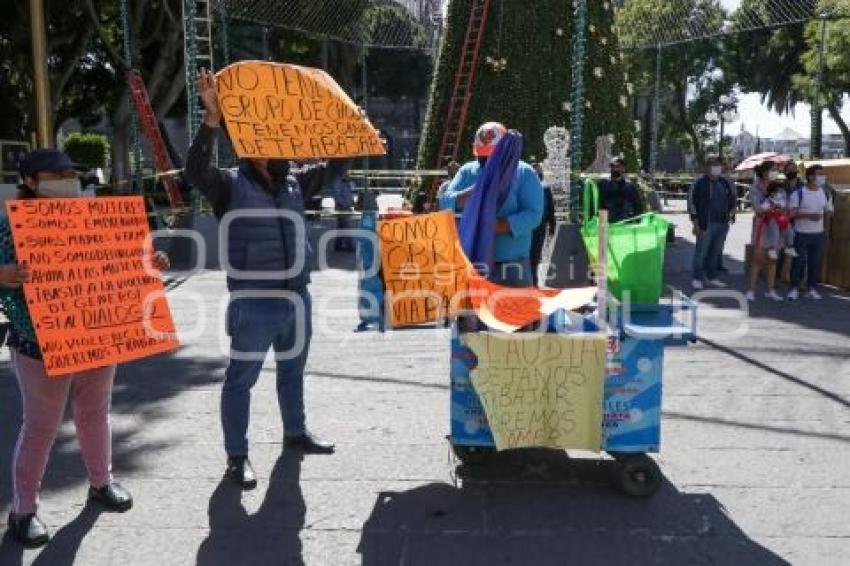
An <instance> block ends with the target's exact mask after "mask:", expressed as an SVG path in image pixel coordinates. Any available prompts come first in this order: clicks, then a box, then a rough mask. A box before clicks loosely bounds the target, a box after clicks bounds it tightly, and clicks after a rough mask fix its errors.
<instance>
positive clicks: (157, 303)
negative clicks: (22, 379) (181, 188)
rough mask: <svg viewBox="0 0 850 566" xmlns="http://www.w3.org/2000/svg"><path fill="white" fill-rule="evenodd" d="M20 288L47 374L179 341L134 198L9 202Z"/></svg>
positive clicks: (141, 212) (105, 362)
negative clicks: (21, 270) (24, 272)
mask: <svg viewBox="0 0 850 566" xmlns="http://www.w3.org/2000/svg"><path fill="white" fill-rule="evenodd" d="M6 210H7V212H8V215H9V223H10V225H11V227H12V235H13V238H14V240H15V251H16V253H17V257H18V261H19V262H21V263H25V264H26V265H28V266H29V268H30V272H31V278H30V281H29V282H28V283H26V284H24V295H25V296H26V300H27V305H28V306H29V311H30V317H31V318H32V322H33V326H34V327H35V332H36V337H37V338H38V344H39V346H40V347H41V351H42V356H43V358H44V365H45V367H46V369H47V374H48V375H49V376H60V375H65V374H68V373H74V372H77V371H82V370H86V369H92V368H97V367H103V366H107V365H110V364H116V363H120V362H125V361H129V360H135V359H138V358H144V357H147V356H150V355H153V354H157V353H161V352H166V351H169V350H173V349H174V348H176V347H177V346H178V345H179V342H178V341H177V339H176V337H175V330H174V322H173V321H172V318H171V311H170V310H169V308H168V302H167V300H166V298H165V292H164V290H163V286H162V281H161V280H160V278H159V276H158V275H157V274H156V273H155V272H154V271H153V270H152V268H151V267H150V263H149V261H147V260H148V259H149V258H150V257H151V255H152V253H153V250H152V244H151V240H150V238H148V234H149V228H148V219H147V215H146V214H145V205H144V201H143V200H142V198H141V197H120V198H75V199H30V200H14V201H8V202H7V203H6Z"/></svg>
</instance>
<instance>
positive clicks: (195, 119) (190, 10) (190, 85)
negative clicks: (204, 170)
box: [183, 0, 214, 140]
mask: <svg viewBox="0 0 850 566" xmlns="http://www.w3.org/2000/svg"><path fill="white" fill-rule="evenodd" d="M210 3H211V2H210V0H183V53H184V57H185V59H184V61H185V67H186V97H187V102H188V110H189V111H188V115H187V124H186V125H187V129H188V131H189V139H190V140H192V139H194V138H195V133H197V131H198V128H199V127H200V126H201V115H202V108H201V105H200V103H199V101H198V70H199V69H200V68H201V67H205V68H206V69H209V70H213V69H214V66H213V35H212V25H213V22H212V7H211V6H210Z"/></svg>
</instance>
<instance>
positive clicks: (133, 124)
mask: <svg viewBox="0 0 850 566" xmlns="http://www.w3.org/2000/svg"><path fill="white" fill-rule="evenodd" d="M128 1H129V0H121V4H120V6H119V10H120V15H121V37H122V39H123V41H124V61H126V63H127V69H126V70H128V71H129V70H131V69H132V68H133V34H132V31H131V29H130V9H129V6H128V5H127V2H128ZM127 104H128V105H129V107H130V112H129V115H128V117H127V131H128V140H127V141H128V142H129V144H130V147H129V150H130V151H129V152H128V153H129V156H130V175H131V177H132V179H133V185H131V189H130V191H129V192H132V189H133V188H137V189H138V190H139V191H141V185H140V184H139V183H140V182H141V177H142V145H141V142H140V139H139V135H140V134H139V116H138V113H137V112H136V105H135V104H133V101H132V100H131V99H130V93H129V91H128V92H127ZM122 190H123V189H122Z"/></svg>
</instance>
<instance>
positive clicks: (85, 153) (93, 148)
mask: <svg viewBox="0 0 850 566" xmlns="http://www.w3.org/2000/svg"><path fill="white" fill-rule="evenodd" d="M62 149H63V150H64V151H65V153H67V154H68V157H70V158H71V161H73V162H74V163H78V164H80V165H87V166H88V167H90V168H92V169H95V168H103V167H106V165H107V164H108V163H109V140H108V139H107V138H106V136H104V135H103V134H97V133H92V132H75V133H72V134H70V135H69V136H68V137H67V138H65V143H64V147H63V148H62Z"/></svg>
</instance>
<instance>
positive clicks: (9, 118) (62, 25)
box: [0, 0, 110, 139]
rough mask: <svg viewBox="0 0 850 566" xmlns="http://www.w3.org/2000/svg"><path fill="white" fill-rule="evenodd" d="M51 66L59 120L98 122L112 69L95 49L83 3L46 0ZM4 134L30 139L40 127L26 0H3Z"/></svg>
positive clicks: (0, 120) (0, 93)
mask: <svg viewBox="0 0 850 566" xmlns="http://www.w3.org/2000/svg"><path fill="white" fill-rule="evenodd" d="M45 6H46V21H45V23H46V25H47V50H48V53H49V54H50V56H49V58H48V60H47V65H48V74H49V80H50V94H51V102H52V105H53V113H54V115H53V121H54V124H55V125H57V126H58V125H60V124H61V123H62V122H63V121H64V120H66V119H67V118H72V117H73V118H77V119H79V120H80V121H81V122H82V123H83V124H93V123H94V122H96V121H97V119H98V118H99V114H100V112H101V110H102V108H103V107H102V105H101V104H99V103H98V101H102V100H103V99H104V97H105V95H106V93H107V92H108V90H109V86H110V85H109V73H108V71H107V70H106V69H105V67H104V65H103V64H102V62H101V61H99V60H98V58H97V55H96V54H95V53H94V52H93V51H92V39H93V36H94V29H93V28H92V27H91V26H88V25H80V21H81V20H84V19H85V13H84V11H83V6H82V4H81V3H80V2H77V1H69V2H46V3H45ZM0 13H2V14H3V18H0V103H2V107H3V112H0V138H6V139H9V138H11V139H29V133H30V132H31V131H33V130H34V129H35V109H34V97H33V96H32V95H31V93H32V92H33V90H34V87H33V75H32V44H31V34H30V25H29V7H28V2H27V1H26V0H0Z"/></svg>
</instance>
